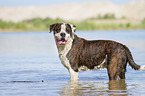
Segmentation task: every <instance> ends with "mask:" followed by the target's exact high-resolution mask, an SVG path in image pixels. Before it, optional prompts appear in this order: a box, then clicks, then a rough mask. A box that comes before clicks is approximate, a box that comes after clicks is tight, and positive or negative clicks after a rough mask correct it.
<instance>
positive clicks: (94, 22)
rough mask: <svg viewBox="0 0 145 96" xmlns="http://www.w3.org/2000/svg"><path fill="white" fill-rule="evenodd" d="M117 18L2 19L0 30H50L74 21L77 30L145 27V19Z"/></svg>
mask: <svg viewBox="0 0 145 96" xmlns="http://www.w3.org/2000/svg"><path fill="white" fill-rule="evenodd" d="M115 20H118V19H116V17H115V16H114V15H113V14H105V15H104V16H101V15H98V16H97V17H96V18H89V19H86V20H84V21H81V22H68V21H64V20H62V19H59V18H56V19H51V18H45V19H42V18H34V19H30V20H24V21H22V22H11V21H3V20H1V19H0V31H48V30H49V25H51V24H53V23H58V22H66V23H72V24H74V25H76V26H77V30H124V29H145V19H143V20H142V21H141V22H140V23H137V24H132V23H131V22H128V21H127V22H126V23H121V22H120V23H118V22H114V21H115ZM121 20H126V18H125V17H122V18H121ZM112 21H113V22H112ZM102 22H103V23H102ZM108 22H109V23H108Z"/></svg>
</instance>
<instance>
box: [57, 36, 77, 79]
mask: <svg viewBox="0 0 145 96" xmlns="http://www.w3.org/2000/svg"><path fill="white" fill-rule="evenodd" d="M72 41H73V40H72V39H69V41H68V42H67V44H66V45H65V48H63V49H62V48H61V47H58V53H59V58H60V60H61V63H62V64H63V65H64V66H65V67H66V68H67V69H68V70H69V72H70V78H71V80H73V81H74V80H78V72H75V71H74V70H73V69H72V68H71V65H70V62H69V60H68V59H67V57H66V55H67V53H68V52H69V51H70V49H71V46H72Z"/></svg>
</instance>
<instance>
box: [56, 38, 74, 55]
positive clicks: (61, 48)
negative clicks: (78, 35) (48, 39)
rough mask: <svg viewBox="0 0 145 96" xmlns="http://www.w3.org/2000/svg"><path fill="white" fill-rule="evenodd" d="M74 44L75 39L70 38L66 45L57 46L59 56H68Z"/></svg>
mask: <svg viewBox="0 0 145 96" xmlns="http://www.w3.org/2000/svg"><path fill="white" fill-rule="evenodd" d="M72 42H73V39H72V38H70V39H69V40H68V41H67V43H66V45H60V46H59V45H57V49H58V53H59V55H66V54H67V53H68V51H69V50H70V49H71V47H72Z"/></svg>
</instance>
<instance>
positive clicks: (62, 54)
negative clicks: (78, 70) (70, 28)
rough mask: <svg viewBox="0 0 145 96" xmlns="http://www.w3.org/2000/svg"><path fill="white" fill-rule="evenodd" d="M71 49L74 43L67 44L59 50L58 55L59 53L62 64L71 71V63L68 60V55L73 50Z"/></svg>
mask: <svg viewBox="0 0 145 96" xmlns="http://www.w3.org/2000/svg"><path fill="white" fill-rule="evenodd" d="M71 47H72V41H70V42H69V43H67V44H66V45H65V47H64V48H58V53H59V58H60V60H61V63H62V64H63V65H64V66H65V67H66V68H67V69H69V68H70V67H71V66H70V62H69V60H68V58H67V57H66V55H67V53H68V52H69V51H70V50H71Z"/></svg>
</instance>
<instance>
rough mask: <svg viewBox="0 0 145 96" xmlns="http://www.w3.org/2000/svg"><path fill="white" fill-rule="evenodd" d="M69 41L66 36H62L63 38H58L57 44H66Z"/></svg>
mask: <svg viewBox="0 0 145 96" xmlns="http://www.w3.org/2000/svg"><path fill="white" fill-rule="evenodd" d="M66 43H67V40H65V39H64V38H62V39H61V40H57V45H58V46H59V45H65V44H66Z"/></svg>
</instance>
